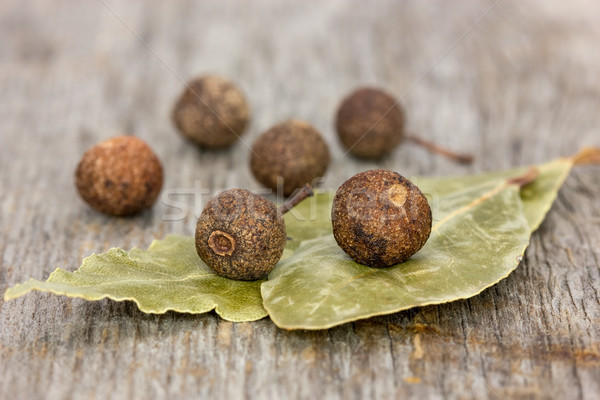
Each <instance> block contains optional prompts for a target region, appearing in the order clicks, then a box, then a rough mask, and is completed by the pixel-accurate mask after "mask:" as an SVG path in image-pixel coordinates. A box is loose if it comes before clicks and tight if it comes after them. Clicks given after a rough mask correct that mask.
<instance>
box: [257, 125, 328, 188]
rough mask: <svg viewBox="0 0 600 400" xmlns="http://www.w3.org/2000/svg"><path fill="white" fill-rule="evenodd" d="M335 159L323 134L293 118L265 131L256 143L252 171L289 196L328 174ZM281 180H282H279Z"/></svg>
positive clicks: (266, 183)
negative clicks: (279, 187) (332, 160)
mask: <svg viewBox="0 0 600 400" xmlns="http://www.w3.org/2000/svg"><path fill="white" fill-rule="evenodd" d="M330 160H331V158H330V156H329V148H328V146H327V142H325V140H324V139H323V136H321V134H320V133H319V131H317V130H316V129H315V128H314V127H313V126H311V125H310V124H308V123H307V122H304V121H299V120H289V121H285V122H282V123H279V124H277V125H275V126H273V127H272V128H270V129H269V130H267V131H266V132H264V133H263V134H262V135H261V136H260V137H259V138H258V139H257V140H256V141H255V142H254V145H253V146H252V154H251V156H250V170H251V171H252V174H253V175H254V177H255V178H256V180H258V181H259V182H260V183H261V184H263V185H264V186H266V187H268V188H270V189H273V190H277V189H278V184H281V185H282V187H283V194H284V195H285V196H289V195H291V194H292V193H293V192H294V190H296V189H298V188H301V187H302V186H303V185H304V184H306V183H311V182H312V181H313V180H314V179H315V178H319V177H321V176H323V175H324V174H325V171H326V170H327V167H328V166H329V162H330ZM278 180H280V182H281V183H279V182H278Z"/></svg>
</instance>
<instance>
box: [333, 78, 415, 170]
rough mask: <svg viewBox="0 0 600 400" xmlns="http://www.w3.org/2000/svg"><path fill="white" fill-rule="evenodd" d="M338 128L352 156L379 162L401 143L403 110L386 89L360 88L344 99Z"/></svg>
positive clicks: (338, 117) (340, 107) (339, 110)
mask: <svg viewBox="0 0 600 400" xmlns="http://www.w3.org/2000/svg"><path fill="white" fill-rule="evenodd" d="M336 129H337V133H338V136H339V138H340V141H341V142H342V145H343V146H344V147H345V148H346V149H347V150H348V152H349V153H350V154H352V155H355V156H357V157H361V158H370V159H380V158H383V157H385V156H386V155H388V154H390V153H391V152H392V150H394V149H395V148H396V146H398V144H399V143H400V142H401V141H402V137H403V133H404V111H403V110H402V108H401V106H400V104H399V103H398V102H397V100H396V99H395V98H394V97H393V96H391V95H389V94H387V93H386V92H384V91H383V90H380V89H375V88H369V87H365V88H360V89H358V90H355V91H354V92H352V93H351V94H350V95H348V96H347V97H346V98H344V99H343V100H342V103H341V104H340V106H339V108H338V111H337V120H336Z"/></svg>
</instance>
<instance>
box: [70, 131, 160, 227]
mask: <svg viewBox="0 0 600 400" xmlns="http://www.w3.org/2000/svg"><path fill="white" fill-rule="evenodd" d="M162 183H163V169H162V165H161V163H160V160H159V159H158V157H157V156H156V154H154V152H153V151H152V149H151V148H150V147H149V146H148V145H147V144H146V142H144V141H143V140H141V139H139V138H136V137H134V136H118V137H114V138H112V139H108V140H105V141H103V142H100V143H98V144H97V145H95V146H94V147H92V148H91V149H89V150H87V151H86V152H85V153H84V154H83V157H82V158H81V161H80V162H79V165H78V166H77V169H76V170H75V186H76V187H77V190H78V191H79V195H80V196H81V198H82V199H83V200H84V201H85V202H86V203H88V204H89V205H90V206H91V207H92V208H94V209H96V210H98V211H100V212H103V213H105V214H108V215H115V216H127V215H133V214H137V213H139V212H140V211H142V210H145V209H147V208H149V207H150V206H152V204H154V201H155V200H156V198H157V196H158V193H159V192H160V189H161V188H162Z"/></svg>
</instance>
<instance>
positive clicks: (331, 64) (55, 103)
mask: <svg viewBox="0 0 600 400" xmlns="http://www.w3.org/2000/svg"><path fill="white" fill-rule="evenodd" d="M598 20H600V3H598V2H597V1H592V0H590V1H580V0H574V1H569V2H563V1H560V0H554V1H542V0H539V1H526V2H521V1H516V0H515V1H509V0H503V1H499V2H497V3H494V2H491V1H460V2H454V1H453V2H448V1H442V0H439V1H427V2H424V1H418V0H414V1H396V2H392V1H377V2H375V1H373V2H366V1H365V2H362V1H358V0H357V1H354V2H349V1H303V2H292V1H289V2H270V1H266V0H265V1H252V2H250V1H242V0H239V1H229V2H224V1H216V0H215V1H201V2H200V1H199V2H182V1H169V2H160V1H151V2H148V1H145V2H143V1H122V2H116V1H107V2H106V3H104V2H103V1H92V0H90V1H85V2H82V1H75V0H73V1H49V0H48V1H32V2H20V1H16V0H14V1H3V2H2V3H0V93H1V98H0V103H1V107H0V207H1V212H0V265H1V270H0V271H1V273H0V291H1V292H4V290H5V289H6V288H7V287H8V286H10V285H13V284H15V283H19V282H22V281H24V280H26V279H27V278H29V277H35V278H37V279H45V278H47V276H48V275H49V273H50V272H51V271H52V270H54V269H55V268H56V267H64V268H67V269H70V270H73V269H75V268H77V267H78V266H79V263H80V260H81V258H82V257H84V256H87V255H89V254H91V253H93V252H100V251H105V250H107V249H108V248H110V247H113V246H118V247H124V248H129V247H132V246H138V247H146V246H148V245H149V244H150V242H151V241H152V239H153V238H160V237H163V236H164V235H165V234H167V233H184V234H191V233H192V232H193V228H194V224H195V219H196V217H195V216H197V215H198V214H199V213H200V211H201V210H202V205H203V204H204V203H205V202H206V201H207V200H208V198H209V197H210V194H204V195H203V196H200V193H199V192H198V190H195V189H194V188H196V189H197V188H204V189H206V192H208V191H210V193H214V192H215V191H218V190H220V189H224V188H231V187H245V188H250V189H259V186H258V184H257V183H256V182H255V181H254V180H253V179H252V177H251V175H250V173H249V170H248V168H247V163H248V153H249V150H248V147H247V145H246V144H250V143H252V141H253V140H254V139H255V138H256V137H257V136H258V134H259V133H260V132H261V131H262V130H264V129H266V128H268V127H269V126H270V125H272V124H274V123H276V122H278V121H280V120H283V119H286V118H290V117H296V118H301V119H305V120H308V121H310V122H311V123H313V124H314V125H315V126H316V127H317V128H319V129H320V130H322V132H323V133H324V135H325V137H326V139H327V141H328V143H329V144H330V147H331V150H332V156H333V159H334V161H333V163H332V165H331V167H330V170H329V172H328V174H327V176H326V179H325V185H324V186H325V187H329V188H336V187H337V185H339V184H340V183H341V182H343V181H344V180H345V179H346V178H347V177H349V176H350V175H351V174H353V173H356V172H359V171H362V170H365V169H368V168H373V167H376V166H381V167H385V168H388V169H394V170H396V171H398V172H400V173H402V174H403V175H416V174H423V175H449V174H468V173H475V172H480V171H491V170H496V169H501V168H506V167H510V166H515V165H521V164H530V163H537V162H543V161H546V160H550V159H552V158H555V157H558V156H562V155H570V154H573V153H574V152H576V151H577V150H578V149H579V148H580V147H583V146H584V145H599V144H600V134H599V127H600V113H599V110H600V80H599V79H598V73H599V71H600V52H599V47H598V43H600V24H598ZM205 72H216V73H219V74H222V75H224V76H227V77H230V78H231V79H233V80H235V81H236V82H238V83H239V84H240V85H241V86H242V87H243V89H244V91H245V92H246V94H247V96H248V98H249V101H250V104H251V106H252V112H253V119H252V123H251V125H250V127H249V130H248V131H247V133H246V135H245V136H244V137H243V139H244V141H245V143H246V144H244V143H240V144H238V145H237V146H235V147H234V148H233V149H231V150H230V151H222V152H217V153H210V152H205V151H199V150H197V149H195V148H193V147H192V146H191V145H190V144H189V143H187V142H185V141H183V140H181V139H180V137H179V136H178V135H177V134H176V133H175V131H174V129H173V127H172V125H171V123H170V121H169V112H170V108H171V105H172V103H173V101H174V99H175V98H176V96H177V95H178V94H179V92H180V90H181V89H182V87H183V83H182V80H186V79H188V78H190V77H192V76H194V75H196V74H199V73H205ZM359 84H377V85H381V86H384V87H386V88H387V89H388V90H389V91H392V92H394V93H396V94H397V96H398V97H402V103H403V104H404V106H405V108H406V113H407V116H408V120H409V122H408V124H409V129H410V130H411V131H412V132H416V133H418V134H419V135H421V136H422V137H424V138H427V139H430V140H434V141H436V142H438V143H440V144H442V145H446V146H449V147H452V148H457V149H462V150H464V151H468V152H472V153H474V154H475V155H476V156H477V160H476V162H475V163H474V164H473V165H472V166H470V167H465V166H460V165H456V164H452V163H450V162H448V161H446V160H444V159H442V158H439V157H435V156H432V155H430V154H428V153H426V152H425V151H423V150H421V149H419V148H415V147H414V146H411V145H409V144H406V145H405V146H403V147H401V148H399V149H398V150H397V151H396V152H395V153H394V155H393V157H391V158H389V159H387V160H385V161H383V162H381V163H372V162H360V161H357V160H355V159H352V158H349V157H347V156H345V155H344V153H343V151H342V150H341V149H340V147H339V144H338V142H337V140H336V137H335V133H334V131H333V128H332V126H333V116H334V110H335V108H336V106H337V103H338V101H339V99H340V98H341V97H342V96H343V95H345V94H346V93H347V92H349V91H350V90H352V89H353V88H354V87H355V86H357V85H359ZM120 133H130V134H135V135H138V136H140V137H142V138H143V139H145V140H147V141H148V142H149V143H150V144H151V145H152V146H153V147H154V149H155V150H156V152H157V153H158V154H159V156H160V157H161V159H162V160H163V163H164V166H165V173H166V181H165V186H164V190H163V193H162V197H161V200H160V201H159V202H158V203H157V205H156V206H155V207H154V209H153V211H152V212H148V213H145V214H143V215H141V216H139V217H136V218H131V219H117V218H108V217H105V216H102V215H100V214H98V213H96V212H93V211H91V210H90V209H88V208H87V207H86V206H85V205H84V204H83V203H82V202H81V201H80V200H79V198H78V197H77V194H76V192H75V190H74V185H73V171H74V168H75V165H76V163H77V161H78V159H79V157H80V156H81V154H82V153H83V151H84V150H85V149H86V148H88V147H89V146H91V145H93V144H94V143H96V142H97V141H99V140H101V139H104V138H107V137H109V136H112V135H116V134H120ZM194 191H195V192H196V195H193V193H194ZM599 198H600V173H599V171H598V169H592V168H581V169H578V170H577V171H574V173H573V174H572V175H571V176H570V178H569V179H568V180H567V182H566V184H565V186H564V187H563V189H562V190H561V192H560V194H559V197H558V200H557V202H556V203H555V205H554V207H553V208H552V210H551V211H550V213H549V215H548V217H547V219H546V221H545V222H544V224H543V225H542V227H541V228H540V230H539V231H538V232H537V233H535V234H534V236H533V238H532V243H531V247H530V248H529V249H528V251H527V254H526V257H525V259H524V261H523V263H522V264H521V265H520V266H519V268H518V269H517V270H516V271H515V272H514V273H512V274H511V275H510V276H509V277H508V278H507V279H506V280H504V281H502V282H500V283H499V284H497V285H496V286H494V287H492V288H490V289H488V290H486V291H484V292H483V293H482V294H481V295H479V296H476V297H474V298H471V299H469V300H465V301H457V302H454V303H451V304H445V305H440V306H430V307H424V308H419V309H414V310H410V311H407V312H402V313H398V314H394V315H389V316H385V317H378V318H372V319H369V320H365V321H359V322H356V323H351V324H346V325H343V326H340V327H337V328H334V329H330V330H327V331H316V332H296V331H294V332H287V331H283V330H280V329H277V328H276V327H275V326H274V325H273V324H272V323H271V322H270V321H269V320H268V319H264V320H261V321H258V322H253V323H230V322H225V321H223V320H220V319H219V318H218V317H217V316H216V315H214V314H213V313H210V314H206V315H198V316H192V315H180V314H177V313H172V312H170V313H167V314H165V315H144V314H142V313H141V312H139V311H138V310H137V309H136V307H135V306H134V305H133V304H129V303H116V302H111V301H100V302H86V301H83V300H79V299H69V298H65V297H59V296H53V295H49V294H40V293H33V294H30V295H27V296H26V297H23V298H20V299H18V300H13V301H10V302H3V301H2V300H0V360H1V361H0V397H1V398H6V399H35V398H48V399H68V398H76V399H82V398H84V399H149V398H177V399H184V398H216V399H241V398H244V399H287V398H306V399H317V398H327V399H341V398H345V399H360V398H374V399H397V398H411V397H412V398H419V399H442V398H448V399H463V398H478V399H480V398H497V399H505V398H517V399H521V398H523V399H525V398H536V399H538V398H539V399H544V398H560V399H595V398H600V379H598V378H599V377H600V328H599V327H600V300H599V299H600V246H599V244H600V202H599V201H598V199H599ZM173 201H176V202H179V203H182V204H184V205H185V207H187V212H181V211H180V210H178V208H176V207H173V206H170V205H169V203H170V202H171V203H172V202H173ZM183 211H186V210H183ZM182 215H184V218H182Z"/></svg>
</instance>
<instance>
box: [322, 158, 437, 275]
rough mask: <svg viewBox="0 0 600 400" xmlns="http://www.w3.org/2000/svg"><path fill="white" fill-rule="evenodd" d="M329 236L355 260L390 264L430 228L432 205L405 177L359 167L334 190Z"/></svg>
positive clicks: (421, 240)
mask: <svg viewBox="0 0 600 400" xmlns="http://www.w3.org/2000/svg"><path fill="white" fill-rule="evenodd" d="M331 219H332V224H333V235H334V236H335V240H336V241H337V243H338V245H339V246H340V247H341V248H342V249H343V250H344V251H345V252H346V254H348V255H349V256H350V257H351V258H352V259H354V260H355V261H356V262H358V263H360V264H364V265H368V266H370V267H388V266H391V265H395V264H398V263H401V262H403V261H405V260H407V259H408V258H409V257H411V256H412V255H413V254H415V253H416V252H417V251H419V250H420V249H421V248H422V247H423V245H425V242H426V241H427V239H428V238H429V235H430V233H431V208H430V207H429V203H428V202H427V199H426V198H425V196H424V195H423V193H421V191H420V190H419V188H418V187H416V186H415V185H414V184H413V183H412V182H410V181H409V180H408V179H405V178H404V177H402V176H401V175H400V174H397V173H395V172H392V171H386V170H381V169H376V170H371V171H366V172H361V173H359V174H356V175H354V176H353V177H351V178H350V179H348V180H347V181H346V182H344V183H343V184H342V185H341V186H340V187H339V188H338V190H337V192H336V194H335V197H334V200H333V206H332V210H331Z"/></svg>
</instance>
